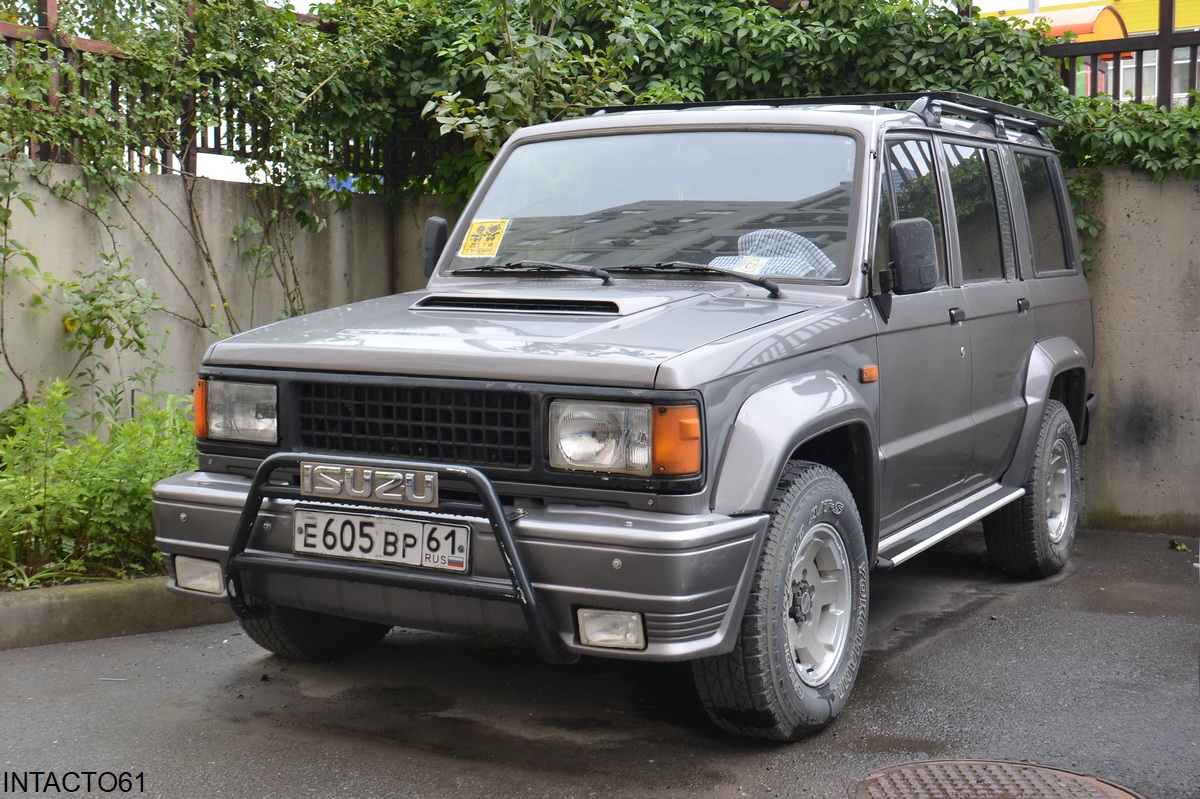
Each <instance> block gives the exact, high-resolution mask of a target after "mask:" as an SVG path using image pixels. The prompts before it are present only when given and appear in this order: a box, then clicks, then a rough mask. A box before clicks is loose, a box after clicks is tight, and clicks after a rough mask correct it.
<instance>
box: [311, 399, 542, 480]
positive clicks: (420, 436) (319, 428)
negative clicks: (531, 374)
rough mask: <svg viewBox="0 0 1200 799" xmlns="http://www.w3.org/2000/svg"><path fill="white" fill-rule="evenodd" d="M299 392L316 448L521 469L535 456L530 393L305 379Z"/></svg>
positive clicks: (530, 463)
mask: <svg viewBox="0 0 1200 799" xmlns="http://www.w3.org/2000/svg"><path fill="white" fill-rule="evenodd" d="M298 398H299V404H300V408H299V413H298V414H297V415H298V418H299V421H300V443H301V446H302V447H303V448H304V449H306V450H308V451H310V452H338V453H347V454H355V455H371V456H376V457H384V458H408V459H411V460H426V461H435V462H441V463H461V464H466V465H470V466H494V467H504V468H518V469H520V468H528V467H530V466H531V465H532V463H533V443H532V431H533V400H532V398H531V397H530V395H528V394H523V393H519V392H511V391H488V390H484V389H467V388H426V387H421V386H394V385H340V384H336V383H311V382H305V383H300V384H299V386H298Z"/></svg>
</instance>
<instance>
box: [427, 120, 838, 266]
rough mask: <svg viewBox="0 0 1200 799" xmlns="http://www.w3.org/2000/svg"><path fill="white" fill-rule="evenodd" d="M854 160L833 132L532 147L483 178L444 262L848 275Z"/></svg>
mask: <svg viewBox="0 0 1200 799" xmlns="http://www.w3.org/2000/svg"><path fill="white" fill-rule="evenodd" d="M855 157H856V145H855V141H854V139H853V138H851V137H850V136H846V135H842V134H829V133H802V132H790V133H789V132H776V131H680V132H670V133H640V134H622V135H613V136H591V137H585V138H575V139H557V140H551V141H535V142H530V143H528V144H524V145H522V146H520V147H517V148H516V149H514V150H513V151H512V153H511V154H510V155H509V157H508V159H507V160H506V161H505V163H504V164H503V167H502V169H501V170H500V172H499V173H498V174H497V175H496V177H495V180H494V181H493V182H492V183H491V185H490V186H489V187H488V189H487V194H486V195H485V196H484V197H483V199H482V201H481V203H480V205H479V207H478V209H477V210H476V211H475V214H474V217H473V219H472V220H471V225H470V228H469V230H468V232H467V235H466V237H465V238H464V240H463V241H462V243H461V244H460V246H459V247H458V250H457V251H456V253H455V257H454V259H453V262H452V263H451V264H450V269H451V270H460V269H470V268H473V267H486V266H490V265H502V264H514V263H520V262H531V261H537V262H551V263H560V264H572V265H579V266H592V267H600V268H605V267H620V266H629V265H635V264H643V265H653V264H660V263H667V262H681V261H682V262H690V263H696V264H705V265H709V266H714V267H718V268H721V269H728V270H733V271H737V272H741V273H744V274H749V275H760V276H770V277H780V278H790V279H803V280H809V281H819V282H828V283H844V282H845V281H846V280H847V278H848V274H849V265H848V263H847V261H848V258H849V254H848V253H847V247H846V240H847V228H848V224H849V216H850V209H851V203H852V200H853V198H852V186H853V185H854V181H853V177H854V169H855Z"/></svg>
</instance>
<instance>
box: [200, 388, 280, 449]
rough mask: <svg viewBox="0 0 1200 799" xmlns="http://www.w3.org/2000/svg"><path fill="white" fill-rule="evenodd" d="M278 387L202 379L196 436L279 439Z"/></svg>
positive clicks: (261, 441)
mask: <svg viewBox="0 0 1200 799" xmlns="http://www.w3.org/2000/svg"><path fill="white" fill-rule="evenodd" d="M277 393H278V392H277V389H276V388H275V386H272V385H268V384H265V383H234V382H230V381H228V380H201V381H200V382H199V383H197V384H196V435H198V436H200V437H201V438H211V439H217V440H220V441H250V442H253V443H256V444H275V443H277V442H278V441H279V433H278V422H277V419H276V409H277V407H278V400H277V398H276V395H277Z"/></svg>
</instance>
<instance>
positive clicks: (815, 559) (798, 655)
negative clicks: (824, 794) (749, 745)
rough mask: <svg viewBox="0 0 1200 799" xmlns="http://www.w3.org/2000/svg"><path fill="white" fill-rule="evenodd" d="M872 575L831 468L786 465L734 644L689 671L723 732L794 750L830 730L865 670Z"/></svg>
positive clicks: (849, 503) (852, 509)
mask: <svg viewBox="0 0 1200 799" xmlns="http://www.w3.org/2000/svg"><path fill="white" fill-rule="evenodd" d="M867 571H868V569H867V551H866V541H865V538H864V536H863V531H862V523H861V521H860V520H859V516H858V509H857V507H856V505H855V503H854V497H853V495H851V493H850V489H849V488H847V487H846V484H845V483H844V482H843V481H842V479H841V478H840V477H839V476H838V475H837V473H836V472H834V471H833V470H832V469H829V468H827V467H825V466H821V465H819V464H815V463H807V462H793V463H790V464H788V466H787V468H786V469H785V470H784V473H783V475H782V476H781V478H780V481H779V485H778V487H777V489H776V491H775V496H774V497H773V499H772V511H771V525H770V528H769V529H768V531H767V540H766V543H765V545H764V547H763V552H762V557H761V559H760V561H759V566H758V571H757V573H756V574H755V576H754V584H753V585H752V586H751V592H750V597H749V600H748V602H747V606H746V613H745V616H744V617H743V620H742V627H741V631H740V633H739V635H738V639H737V643H736V645H735V646H734V649H733V651H732V652H730V653H729V654H727V655H720V656H717V657H712V658H705V659H703V660H700V661H697V662H695V663H694V664H693V674H694V677H695V680H696V687H697V689H698V691H699V693H700V698H701V701H702V702H703V703H704V706H705V709H706V710H707V711H708V714H709V716H710V717H711V718H712V719H713V721H715V722H716V723H717V725H718V726H720V727H722V728H724V729H726V730H728V731H730V732H735V733H738V734H742V735H750V736H753V737H756V738H768V739H773V740H782V741H795V740H798V739H800V738H803V737H805V736H807V735H811V734H812V733H814V732H817V731H818V730H820V729H821V728H822V727H824V726H825V725H826V724H828V723H829V722H830V721H832V720H833V718H834V716H836V715H837V714H838V712H839V711H840V710H841V709H842V706H843V705H845V703H846V699H847V697H848V696H849V695H850V689H851V688H852V687H853V685H854V679H855V677H856V676H857V675H858V667H859V664H860V663H861V661H862V652H863V644H864V641H865V639H866V632H867V593H868V582H867V580H868V578H867Z"/></svg>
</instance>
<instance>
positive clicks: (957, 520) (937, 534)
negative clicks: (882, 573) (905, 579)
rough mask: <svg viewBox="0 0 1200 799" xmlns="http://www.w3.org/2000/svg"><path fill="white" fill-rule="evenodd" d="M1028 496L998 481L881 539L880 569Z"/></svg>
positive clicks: (897, 562) (900, 560)
mask: <svg viewBox="0 0 1200 799" xmlns="http://www.w3.org/2000/svg"><path fill="white" fill-rule="evenodd" d="M1024 495H1025V489H1024V488H1012V487H1010V486H1002V485H999V484H995V485H992V486H990V487H988V488H985V489H984V490H982V491H980V492H978V493H975V494H972V495H971V496H969V497H966V498H964V499H960V500H959V501H958V502H955V503H954V504H953V505H948V506H946V507H945V508H942V509H941V510H940V511H938V512H937V513H935V514H933V515H932V516H929V517H926V518H924V519H921V520H920V521H919V522H917V523H915V524H911V525H909V526H908V527H905V528H904V529H902V530H898V531H896V532H894V533H892V534H891V535H888V536H886V537H885V538H884V539H883V540H881V541H880V542H879V557H878V558H876V560H875V565H876V567H877V568H880V569H890V568H892V567H893V566H897V565H899V564H901V563H903V562H904V561H906V560H908V559H909V558H911V557H913V556H914V555H918V554H920V553H922V552H924V551H925V550H927V549H929V548H930V547H931V546H933V545H934V544H936V543H938V542H939V541H944V540H945V539H947V538H949V537H950V536H952V535H954V534H955V533H957V532H958V531H959V530H962V529H963V528H965V527H969V526H971V525H972V524H974V523H975V522H977V521H979V520H980V519H982V518H983V517H984V516H987V515H988V514H989V513H991V512H992V511H995V510H999V509H1000V508H1003V507H1004V506H1005V505H1007V504H1008V503H1010V502H1012V501H1014V500H1017V499H1020V498H1021V497H1023V496H1024Z"/></svg>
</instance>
